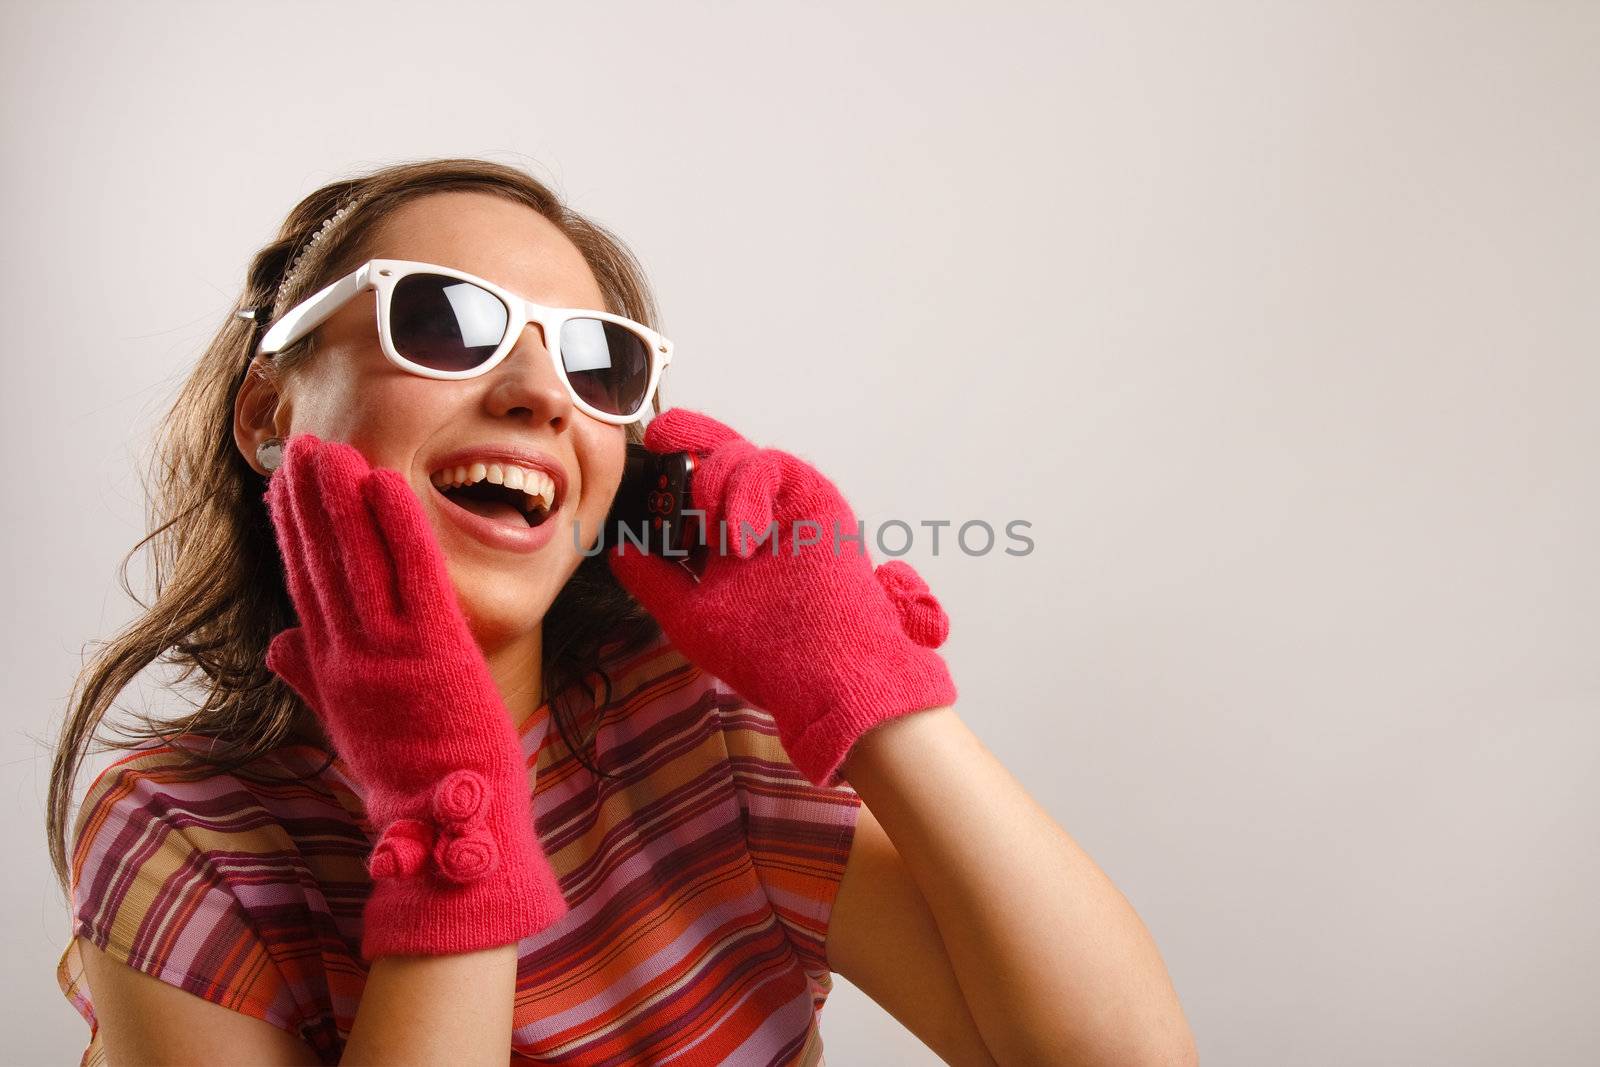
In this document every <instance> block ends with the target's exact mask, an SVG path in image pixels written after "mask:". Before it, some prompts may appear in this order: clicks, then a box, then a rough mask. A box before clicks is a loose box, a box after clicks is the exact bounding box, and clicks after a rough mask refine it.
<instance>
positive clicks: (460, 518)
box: [433, 487, 559, 552]
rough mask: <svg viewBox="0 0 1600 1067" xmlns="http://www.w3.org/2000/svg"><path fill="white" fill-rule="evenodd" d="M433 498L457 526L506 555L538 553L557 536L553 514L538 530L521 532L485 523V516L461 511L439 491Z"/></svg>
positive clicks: (505, 526) (529, 527)
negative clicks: (508, 553)
mask: <svg viewBox="0 0 1600 1067" xmlns="http://www.w3.org/2000/svg"><path fill="white" fill-rule="evenodd" d="M433 495H434V498H435V499H436V500H437V501H438V504H439V509H440V510H441V511H443V512H444V513H445V514H446V515H448V516H450V518H451V520H452V521H453V522H454V523H455V524H456V525H457V526H459V527H461V528H462V529H463V530H465V531H466V532H467V533H469V534H471V535H472V536H473V537H475V538H477V539H478V540H479V541H482V542H483V543H484V544H486V545H488V546H489V547H490V548H498V549H501V550H502V551H505V552H537V551H539V549H541V548H543V547H544V546H545V545H547V544H549V543H550V539H551V538H552V537H554V536H555V535H556V516H555V515H554V514H551V515H548V516H546V517H545V520H544V522H542V523H540V524H539V525H538V526H526V527H524V528H522V529H520V530H519V529H517V528H516V527H514V526H512V525H511V524H510V523H505V522H497V521H496V520H494V519H486V518H484V517H483V516H482V515H479V514H477V513H475V512H471V511H468V510H467V509H466V508H464V507H460V506H459V505H457V504H456V503H455V501H453V500H451V499H450V498H449V497H447V496H445V495H444V494H443V493H441V492H439V490H438V488H437V487H435V488H434V490H433ZM558 510H559V509H558Z"/></svg>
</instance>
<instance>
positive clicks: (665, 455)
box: [602, 441, 700, 559]
mask: <svg viewBox="0 0 1600 1067" xmlns="http://www.w3.org/2000/svg"><path fill="white" fill-rule="evenodd" d="M693 479H694V455H693V454H692V453H689V452H652V451H650V450H649V449H648V448H646V447H645V446H644V445H641V444H636V443H634V442H632V441H630V442H628V459H627V464H626V466H625V467H624V468H623V472H622V484H621V485H620V486H619V487H618V488H617V496H616V500H615V501H613V502H612V505H611V514H610V515H609V516H608V517H607V518H606V528H605V530H604V531H603V533H602V537H603V538H604V540H605V543H606V544H607V545H616V544H620V543H624V541H625V542H626V543H627V544H630V545H639V546H642V547H643V548H644V549H645V551H647V552H650V553H651V554H653V555H658V556H671V557H676V558H680V559H681V558H684V557H685V556H686V555H687V554H688V553H689V552H690V551H691V550H692V549H694V548H695V547H696V546H697V545H698V544H699V536H700V525H699V517H698V516H696V515H685V514H684V511H685V510H689V509H692V508H693V507H694V503H693V500H694V498H693V497H692V496H691V495H690V486H691V485H692V484H693Z"/></svg>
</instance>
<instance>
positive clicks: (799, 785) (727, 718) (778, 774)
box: [714, 681, 861, 988]
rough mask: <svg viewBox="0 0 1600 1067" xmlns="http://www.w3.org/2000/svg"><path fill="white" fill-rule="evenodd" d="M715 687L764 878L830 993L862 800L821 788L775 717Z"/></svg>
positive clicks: (846, 791)
mask: <svg viewBox="0 0 1600 1067" xmlns="http://www.w3.org/2000/svg"><path fill="white" fill-rule="evenodd" d="M714 688H715V690H716V693H717V707H718V712H719V715H720V716H721V720H722V730H723V735H724V737H725V739H726V743H727V747H728V756H729V759H730V761H731V763H732V776H733V784H734V792H735V793H736V794H737V795H738V798H739V808H740V816H741V818H742V819H743V820H744V825H745V837H746V840H747V842H748V844H749V849H750V856H751V858H752V860H753V861H754V863H755V868H756V874H757V876H758V877H759V878H760V879H761V883H762V885H763V886H765V887H766V891H767V896H768V898H769V899H770V900H771V901H772V906H773V910H774V912H775V913H776V914H777V916H778V920H779V922H781V923H782V924H783V925H784V927H785V928H786V929H787V931H788V934H789V939H790V940H791V941H792V942H793V943H794V945H795V949H796V951H797V952H798V953H799V955H800V958H801V961H802V962H803V963H804V965H805V968H806V971H807V973H808V974H810V975H811V977H812V978H813V979H814V980H816V981H817V982H818V984H820V985H822V986H823V988H827V986H828V981H827V976H828V975H829V973H830V971H831V968H829V966H828V957H827V939H828V923H829V920H830V919H831V918H832V915H833V901H834V898H835V896H836V895H837V894H838V891H839V883H840V881H841V880H842V879H843V878H844V868H845V863H846V861H847V860H848V859H849V858H850V846H851V843H852V842H853V840H854V838H855V830H856V816H857V814H858V813H859V812H860V809H861V798H860V797H859V796H857V795H856V791H855V790H854V789H852V788H851V787H850V786H849V784H847V783H842V782H841V783H840V784H839V785H836V786H818V785H815V784H813V783H812V782H811V780H810V779H809V778H807V777H806V776H805V775H804V774H803V773H802V772H801V771H800V769H799V768H798V767H796V766H795V765H794V763H793V762H792V761H791V760H790V759H789V754H788V753H787V752H786V751H784V748H783V745H782V743H781V742H780V741H779V740H778V726H777V723H776V722H775V721H774V720H773V718H772V714H771V713H770V712H767V711H764V710H762V709H760V708H756V707H752V706H751V705H750V703H749V702H748V701H746V700H745V699H744V698H742V697H740V696H739V695H738V694H737V693H735V692H734V691H733V690H732V689H731V688H730V687H728V686H727V685H726V684H725V683H723V682H721V681H714Z"/></svg>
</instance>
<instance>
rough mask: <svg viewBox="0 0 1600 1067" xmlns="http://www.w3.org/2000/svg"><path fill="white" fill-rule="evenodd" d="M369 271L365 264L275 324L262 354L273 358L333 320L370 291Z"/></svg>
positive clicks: (263, 344) (264, 342)
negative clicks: (347, 304) (356, 296)
mask: <svg viewBox="0 0 1600 1067" xmlns="http://www.w3.org/2000/svg"><path fill="white" fill-rule="evenodd" d="M367 268H368V265H367V264H362V265H361V266H359V267H357V268H356V269H355V270H353V271H351V272H350V273H349V274H346V275H345V276H344V277H343V278H340V279H339V280H338V281H336V282H334V283H333V284H332V285H329V286H327V287H326V288H324V289H323V290H321V291H320V292H318V293H317V294H316V295H314V296H312V297H309V298H308V299H306V300H303V301H301V302H300V303H299V304H297V305H295V307H294V310H292V311H290V312H289V313H288V314H287V315H285V316H284V317H283V318H281V319H279V320H278V321H277V322H275V323H273V324H272V329H270V330H268V331H267V335H266V336H265V337H263V338H262V339H261V349H260V351H261V352H262V354H263V355H271V354H273V353H274V352H279V351H282V350H283V349H285V348H288V347H289V346H290V345H292V344H294V343H295V342H296V341H298V340H300V338H302V337H304V336H305V335H306V334H308V333H310V332H311V331H312V330H315V329H316V328H317V327H318V326H321V325H322V324H323V323H324V322H327V321H328V319H330V318H332V317H333V313H334V312H336V311H338V310H339V309H340V308H341V307H343V306H344V305H345V303H346V302H347V301H349V300H351V299H352V298H353V297H354V296H355V295H356V294H357V293H359V292H361V291H362V290H363V289H365V288H367V286H368V282H367Z"/></svg>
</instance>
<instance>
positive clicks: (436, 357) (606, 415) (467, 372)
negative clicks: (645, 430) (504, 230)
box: [239, 259, 672, 426]
mask: <svg viewBox="0 0 1600 1067" xmlns="http://www.w3.org/2000/svg"><path fill="white" fill-rule="evenodd" d="M368 289H375V290H377V293H378V299H377V307H378V339H379V343H380V344H381V345H382V347H383V354H384V355H385V356H387V357H388V358H389V361H390V362H391V363H393V364H394V365H395V366H397V367H399V368H400V369H401V370H405V371H409V372H410V373H412V374H419V375H421V376H422V377H424V378H440V379H444V380H452V381H453V380H458V379H461V378H476V377H477V376H478V375H480V374H487V373H488V372H489V371H491V370H493V369H494V368H495V367H496V366H498V365H499V364H500V362H501V361H502V360H504V359H505V358H506V356H508V355H510V354H511V349H512V348H514V347H515V346H516V343H517V338H518V337H520V336H521V335H522V331H523V328H524V327H526V326H527V325H528V323H530V322H536V323H538V324H539V327H540V329H542V330H543V331H544V337H545V347H546V348H547V349H548V350H549V352H550V361H551V362H552V363H553V364H554V365H555V368H556V374H557V375H559V376H560V378H561V380H562V382H564V383H565V384H566V387H567V391H568V392H569V393H571V394H572V401H573V403H574V404H575V405H577V407H578V409H579V410H581V411H583V412H585V413H586V414H588V415H592V416H593V417H594V418H597V419H599V420H600V421H601V422H609V423H612V424H615V425H619V426H620V425H625V424H627V423H630V422H637V421H639V419H641V418H643V417H644V414H645V411H646V409H647V408H648V407H649V405H650V398H651V397H652V396H654V395H655V392H656V387H657V386H658V385H659V384H660V382H661V372H662V371H663V370H664V369H666V366H667V364H668V363H670V362H672V342H671V341H669V340H667V339H666V338H665V337H663V336H661V335H660V334H659V333H657V332H656V331H655V330H652V329H651V328H650V327H648V326H646V325H644V324H643V323H638V322H634V321H633V320H632V319H627V318H623V317H622V316H621V315H613V314H611V313H610V312H606V311H590V310H585V309H581V308H553V307H546V306H544V305H543V304H535V303H534V302H533V301H531V300H527V299H524V298H523V297H520V296H518V295H517V294H516V293H513V292H511V291H510V290H509V289H503V288H501V287H500V286H498V285H495V284H494V283H493V282H490V281H485V280H484V279H482V278H479V277H477V276H475V275H472V274H468V273H466V272H465V271H459V270H456V269H454V268H452V267H441V266H438V265H437V264H434V263H416V262H413V261H411V260H404V259H371V260H368V261H367V262H365V263H363V264H361V266H359V267H357V268H356V269H355V270H353V271H351V272H350V273H349V274H347V275H345V276H344V277H343V278H341V279H339V280H338V281H336V282H334V283H333V284H332V285H329V286H328V287H326V288H325V289H322V290H321V291H320V292H317V293H315V294H313V295H312V296H309V297H307V298H306V299H304V300H302V301H301V302H300V303H298V304H296V305H295V306H294V307H293V308H291V309H290V310H289V311H288V312H286V313H285V314H284V316H283V317H282V318H281V319H279V320H278V321H277V322H275V323H273V324H272V328H271V329H269V330H267V335H266V336H265V337H263V338H262V339H261V346H260V351H261V353H262V354H263V355H273V354H275V353H277V352H281V351H283V350H284V349H285V348H288V347H289V346H290V345H292V344H294V343H295V342H296V341H298V340H300V339H301V338H302V337H304V336H306V335H307V334H309V333H310V332H311V331H312V330H315V329H316V328H317V327H318V326H320V325H322V324H323V323H324V322H326V321H327V320H328V318H329V317H331V316H332V315H333V313H334V312H336V311H338V310H339V309H340V308H341V307H343V306H344V305H345V304H346V303H348V302H349V301H351V300H352V299H354V298H355V297H356V295H357V294H359V293H363V292H365V291H366V290H368ZM258 310H260V309H258ZM239 314H240V316H241V317H245V318H251V317H253V315H252V313H251V312H250V311H242V312H240V313H239ZM552 338H554V339H555V343H554V344H551V339H552Z"/></svg>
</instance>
